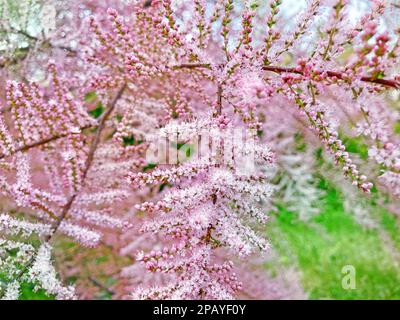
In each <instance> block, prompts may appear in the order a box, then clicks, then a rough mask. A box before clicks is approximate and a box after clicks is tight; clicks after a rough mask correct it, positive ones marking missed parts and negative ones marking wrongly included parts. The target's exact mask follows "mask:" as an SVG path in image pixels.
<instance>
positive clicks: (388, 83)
mask: <svg viewBox="0 0 400 320" xmlns="http://www.w3.org/2000/svg"><path fill="white" fill-rule="evenodd" d="M172 68H173V69H196V68H206V69H209V68H210V64H207V63H184V64H180V65H176V66H173V67H172ZM263 70H265V71H271V72H275V73H295V74H300V75H304V74H303V72H302V71H299V70H297V69H296V68H289V67H280V66H264V67H263ZM326 74H327V76H328V77H330V78H333V77H336V78H338V79H340V80H344V77H343V74H341V73H340V72H336V71H326ZM360 80H361V81H363V82H369V83H374V84H379V85H382V86H385V87H390V88H394V89H400V82H399V81H396V80H394V79H376V78H373V77H361V79H360Z"/></svg>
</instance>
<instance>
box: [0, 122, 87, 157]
mask: <svg viewBox="0 0 400 320" xmlns="http://www.w3.org/2000/svg"><path fill="white" fill-rule="evenodd" d="M93 127H94V126H93V125H88V126H85V127H82V128H80V129H81V130H85V129H90V128H93ZM69 134H70V133H63V134H59V135H56V136H52V137H49V138H46V139H43V140H40V141H36V142H32V143H30V144H27V145H24V146H21V147H18V148H16V149H14V151H13V153H11V154H0V159H4V158H6V157H8V156H11V155H13V154H15V153H17V152H20V151H27V150H29V149H32V148H36V147H39V146H41V145H45V144H47V143H49V142H52V141H55V140H58V139H61V138H65V137H66V136H68V135H69Z"/></svg>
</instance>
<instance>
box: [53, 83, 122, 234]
mask: <svg viewBox="0 0 400 320" xmlns="http://www.w3.org/2000/svg"><path fill="white" fill-rule="evenodd" d="M125 89H126V84H124V85H123V86H122V87H121V88H120V89H119V91H118V93H117V95H116V96H115V97H114V99H113V100H112V101H111V103H110V104H109V106H108V108H107V110H106V112H104V114H103V115H102V117H101V119H100V122H99V125H98V126H97V133H96V136H95V138H94V140H93V142H92V144H91V146H90V149H89V153H88V156H87V158H86V162H85V166H84V169H83V173H82V186H83V185H84V183H85V180H86V176H87V174H88V172H89V169H90V167H91V166H92V163H93V158H94V154H95V152H96V150H97V147H98V146H99V143H100V138H101V133H102V131H103V129H104V127H105V123H106V120H107V119H108V117H109V115H110V114H111V113H112V112H113V111H114V108H115V106H116V104H117V102H118V100H119V99H120V98H121V96H122V94H123V93H124V91H125ZM77 196H78V192H74V193H73V194H72V195H71V196H70V198H69V200H68V201H67V203H66V205H65V206H64V208H63V210H62V212H61V215H60V217H59V218H58V220H57V221H56V222H55V224H54V226H53V232H52V233H51V234H50V235H49V236H48V237H47V239H46V241H50V240H51V239H52V237H53V236H54V234H55V233H56V232H57V230H58V228H59V227H60V224H61V222H62V221H63V220H64V219H65V217H66V216H67V213H68V212H69V209H71V207H72V204H73V203H74V201H75V199H76V197H77Z"/></svg>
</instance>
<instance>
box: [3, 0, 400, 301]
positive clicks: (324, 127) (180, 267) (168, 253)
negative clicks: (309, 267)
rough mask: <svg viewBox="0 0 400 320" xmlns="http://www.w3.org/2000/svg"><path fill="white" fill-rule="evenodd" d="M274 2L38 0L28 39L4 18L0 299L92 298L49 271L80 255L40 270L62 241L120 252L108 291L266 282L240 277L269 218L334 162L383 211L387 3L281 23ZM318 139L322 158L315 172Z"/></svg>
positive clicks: (320, 5) (322, 0) (159, 294)
mask: <svg viewBox="0 0 400 320" xmlns="http://www.w3.org/2000/svg"><path fill="white" fill-rule="evenodd" d="M53 2H54V3H53ZM34 3H35V5H36V4H38V5H39V6H40V5H44V4H41V2H40V1H39V0H37V1H34ZM288 3H289V1H288V0H271V1H256V0H249V1H239V0H215V1H204V0H193V1H173V0H151V1H139V0H137V1H134V0H132V1H117V0H107V1H101V3H100V2H98V1H92V0H85V1H75V0H73V1H68V2H58V1H47V2H46V5H47V6H50V7H51V9H54V10H55V11H51V10H50V11H46V12H55V14H56V17H58V20H56V21H58V22H57V27H58V28H57V30H56V31H55V30H53V31H52V30H51V29H49V28H45V29H46V32H41V33H35V34H32V32H33V30H32V28H28V27H26V26H24V24H23V23H18V25H17V26H16V25H13V24H12V23H11V22H10V19H4V18H2V21H1V26H2V28H3V29H4V30H5V31H6V33H7V35H10V37H8V38H7V41H11V40H13V39H14V40H15V38H13V37H12V36H11V35H15V34H17V35H18V37H19V38H20V39H25V40H26V42H27V44H26V47H27V48H29V54H26V55H17V53H18V50H21V47H19V46H17V47H15V43H14V45H13V46H9V47H7V50H6V51H5V52H6V54H4V56H2V57H1V61H0V67H1V69H2V70H1V72H2V75H3V74H4V75H6V77H7V80H8V81H7V83H6V84H5V86H4V92H5V99H4V100H5V101H4V102H3V103H2V109H1V118H0V141H1V144H0V146H1V152H2V154H1V163H0V164H1V165H0V170H1V173H2V174H1V176H0V181H1V184H0V186H1V192H2V195H3V197H4V203H5V204H7V206H5V207H7V208H4V209H3V212H4V213H2V214H1V215H0V280H1V288H0V290H1V293H0V294H1V296H2V297H3V298H4V299H14V298H18V296H19V288H20V285H21V283H24V282H30V283H33V284H34V285H35V288H37V289H39V288H42V289H44V290H45V291H46V292H47V293H48V294H50V295H54V296H55V297H56V298H59V299H72V298H76V297H78V298H79V297H85V298H86V297H90V294H88V292H89V291H90V292H92V289H91V288H87V292H85V288H82V287H81V286H82V284H88V282H85V281H83V282H79V281H78V282H77V283H78V286H77V288H76V289H74V288H73V287H71V286H70V284H69V283H68V281H66V283H65V284H63V283H62V281H61V280H60V279H61V278H64V277H58V276H57V272H61V275H70V274H78V275H79V274H81V272H79V270H80V268H82V269H83V268H85V266H84V264H85V262H84V261H83V260H84V259H83V258H82V260H80V257H82V256H83V255H77V258H76V259H75V260H74V263H75V271H73V270H70V265H71V264H70V263H68V264H62V263H61V264H60V269H59V270H56V269H55V268H54V267H53V264H52V261H53V260H54V259H53V257H54V256H57V257H59V256H62V254H63V252H56V253H55V254H54V250H55V248H59V247H58V246H54V243H55V239H57V238H58V239H59V241H61V242H62V241H66V240H65V238H64V237H63V235H64V236H67V237H70V238H72V239H74V241H76V242H77V243H78V244H80V245H82V246H86V247H90V248H98V250H99V251H100V250H102V249H104V248H105V247H107V248H109V249H110V251H111V252H112V255H113V257H114V256H115V257H117V256H118V255H120V256H125V257H127V260H126V261H128V262H127V263H126V265H125V267H124V268H123V269H122V270H118V271H117V272H116V273H118V275H115V274H114V276H115V278H117V280H118V281H119V282H118V284H117V285H115V286H114V287H113V288H106V289H107V290H108V292H110V294H112V295H114V297H115V298H120V297H124V298H125V297H129V298H139V299H232V298H234V297H236V296H237V295H238V294H240V293H241V292H243V291H245V290H246V288H253V287H254V288H257V291H258V292H263V289H262V288H260V285H261V284H262V283H263V282H262V281H259V280H257V279H258V277H251V276H247V277H244V276H241V277H239V276H240V275H242V273H243V272H241V270H247V268H246V267H247V266H246V261H247V259H249V257H250V256H252V255H256V256H257V255H260V254H261V253H262V252H264V251H266V249H268V247H269V245H268V243H267V242H266V240H265V239H264V238H263V236H262V232H263V225H264V224H265V222H266V217H267V215H266V212H267V211H269V210H273V209H274V208H275V207H276V206H277V205H279V204H280V203H284V204H285V205H286V206H287V207H288V208H289V209H290V210H292V211H295V212H298V213H299V214H300V217H301V218H302V219H304V220H307V219H308V218H309V217H310V216H312V215H313V214H317V213H318V201H319V198H320V196H321V191H319V190H318V189H317V188H316V184H317V182H318V181H317V176H320V175H325V178H329V177H330V176H332V173H333V175H335V176H338V175H339V172H340V176H342V175H343V177H344V178H345V179H346V180H347V181H349V183H348V186H347V185H346V188H347V189H346V190H352V191H349V193H352V194H351V198H352V199H354V198H355V199H357V198H359V197H363V199H366V197H368V196H369V195H370V194H371V192H372V191H373V193H374V196H375V194H376V196H377V197H383V198H385V199H386V200H387V199H389V201H386V203H388V202H389V203H390V206H388V209H389V210H390V209H391V208H393V207H396V206H397V204H398V201H399V200H398V197H399V195H400V151H399V137H398V123H399V120H400V119H399V116H400V113H399V110H398V103H397V104H396V99H397V98H398V90H399V89H400V77H399V75H398V62H399V58H398V57H399V36H400V31H399V30H400V28H399V29H396V28H395V27H393V25H390V26H389V27H388V26H386V25H385V17H386V16H387V12H386V10H387V8H386V7H385V1H379V0H374V1H370V7H369V8H368V10H366V11H365V12H362V13H361V16H359V17H358V18H357V19H354V18H353V15H352V14H353V12H354V10H353V9H352V8H353V7H352V6H353V3H352V1H348V0H310V1H304V5H305V6H304V7H303V9H302V10H301V11H300V12H299V13H298V15H297V17H296V18H295V19H294V22H293V21H289V20H288V17H287V15H285V8H287V7H285V6H287V5H288ZM28 6H29V5H28ZM4 7H7V5H6V4H4ZM7 8H8V7H7ZM46 10H49V9H48V8H47V9H46ZM2 12H3V13H4V12H7V11H2ZM2 16H3V15H2ZM47 17H48V16H47ZM350 17H352V18H350ZM42 27H43V26H42ZM44 27H45V26H44ZM41 34H42V35H41ZM19 38H18V39H19ZM11 42H12V41H11ZM14 42H15V41H14ZM24 45H25V44H24ZM49 48H50V50H45V49H49ZM50 58H51V59H50ZM43 59H46V60H47V63H46V65H49V66H48V68H47V69H44V68H43V65H44V64H43ZM48 60H50V63H48ZM27 66H29V67H27ZM38 71H41V72H42V73H43V74H45V75H46V76H45V77H43V78H42V79H40V80H37V81H36V82H34V81H32V80H35V79H36V78H37V77H35V74H36V73H37V72H38ZM17 79H18V80H19V81H16V80H17ZM396 97H397V98H396ZM243 137H247V138H246V139H241V138H243ZM346 137H352V138H357V139H360V140H361V141H362V143H363V145H365V146H366V148H367V154H366V156H365V157H364V158H359V157H357V155H354V154H352V153H351V152H349V150H348V148H347V147H346V139H345V138H346ZM320 146H322V147H323V149H324V150H325V151H326V152H325V154H326V155H329V157H330V161H332V162H333V164H334V166H333V167H334V168H333V169H330V170H327V172H323V173H318V172H317V168H318V163H317V160H316V158H315V156H314V155H315V154H316V153H318V152H319V151H320V150H319V148H320ZM320 157H325V155H324V154H322V155H320ZM333 170H335V171H333ZM340 181H342V180H340ZM343 183H345V182H343ZM349 186H352V187H353V188H352V189H350V188H348V187H349ZM349 198H350V195H349ZM6 199H7V202H6ZM360 203H361V201H360ZM260 231H261V232H260ZM56 236H58V237H56ZM57 250H58V249H57ZM94 250H96V249H94ZM260 252H261V253H260ZM61 261H62V258H61ZM124 261H125V260H124ZM235 265H236V266H235ZM98 268H99V270H100V269H101V266H98ZM106 268H108V270H104V274H109V273H110V272H109V271H110V270H109V269H110V268H109V267H106ZM77 270H78V271H77ZM146 270H147V271H149V272H150V273H145V274H143V272H146ZM237 270H239V272H236V271H237ZM256 273H257V274H259V270H258V271H257V272H256ZM126 278H130V280H126ZM241 278H243V279H241ZM251 279H253V280H251ZM241 280H243V281H244V282H243V283H242V281H241ZM251 281H254V282H257V283H250V282H251ZM91 282H92V283H93V284H94V285H96V286H100V287H102V286H103V285H102V284H101V283H99V282H98V281H97V280H96V279H93V278H92V281H91ZM79 283H80V284H79ZM267 287H268V286H267ZM248 296H251V295H248ZM277 296H279V295H277Z"/></svg>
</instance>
